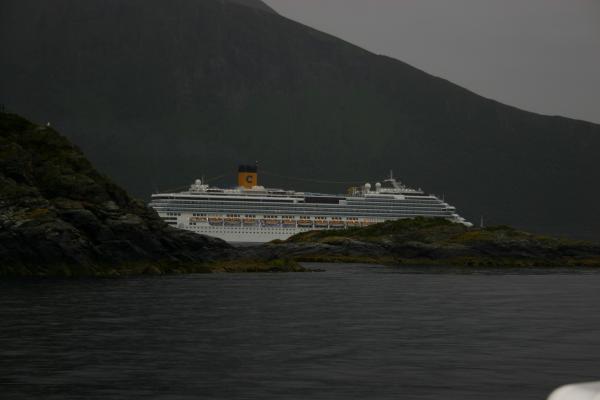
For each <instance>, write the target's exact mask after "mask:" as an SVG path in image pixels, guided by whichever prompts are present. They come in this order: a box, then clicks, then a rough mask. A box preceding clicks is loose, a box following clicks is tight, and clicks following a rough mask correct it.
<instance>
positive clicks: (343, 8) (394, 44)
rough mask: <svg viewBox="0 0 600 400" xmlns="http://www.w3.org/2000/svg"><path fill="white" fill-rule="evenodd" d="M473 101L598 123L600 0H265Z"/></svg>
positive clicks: (302, 20) (599, 112)
mask: <svg viewBox="0 0 600 400" xmlns="http://www.w3.org/2000/svg"><path fill="white" fill-rule="evenodd" d="M265 2H266V3H268V4H269V5H270V6H272V7H273V8H274V9H275V10H277V12H279V13H280V14H282V15H284V16H286V17H288V18H291V19H293V20H296V21H299V22H302V23H304V24H306V25H309V26H312V27H314V28H317V29H319V30H322V31H324V32H327V33H331V34H333V35H335V36H337V37H340V38H342V39H345V40H347V41H349V42H351V43H354V44H357V45H359V46H361V47H364V48H366V49H367V50H370V51H373V52H375V53H378V54H385V55H389V56H392V57H394V58H397V59H400V60H402V61H405V62H407V63H409V64H411V65H414V66H416V67H418V68H420V69H423V70H425V71H427V72H429V73H431V74H433V75H436V76H440V77H443V78H446V79H448V80H450V81H452V82H455V83H457V84H459V85H461V86H464V87H466V88H468V89H470V90H472V91H474V92H476V93H479V94H481V95H483V96H486V97H490V98H493V99H496V100H499V101H501V102H503V103H507V104H510V105H514V106H517V107H519V108H523V109H526V110H531V111H535V112H540V113H543V114H559V115H565V116H569V117H572V118H578V119H585V120H589V121H593V122H597V123H600V0H265Z"/></svg>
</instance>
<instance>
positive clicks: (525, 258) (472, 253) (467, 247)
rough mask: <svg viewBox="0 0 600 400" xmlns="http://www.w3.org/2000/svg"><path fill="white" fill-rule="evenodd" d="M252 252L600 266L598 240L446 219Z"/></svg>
mask: <svg viewBox="0 0 600 400" xmlns="http://www.w3.org/2000/svg"><path fill="white" fill-rule="evenodd" d="M252 251H254V252H255V254H253V255H252V256H254V257H261V256H264V255H269V256H270V257H284V256H285V257H287V258H291V259H294V260H297V261H305V262H346V263H375V264H391V265H406V264H412V265H420V264H425V265H454V266H478V267H479V266H495V267H505V266H514V267H536V266H540V267H553V266H560V267H568V266H588V267H600V244H597V243H591V242H586V241H577V240H570V239H560V238H553V237H548V236H543V235H536V234H533V233H528V232H524V231H520V230H517V229H514V228H511V227H508V226H495V227H488V228H469V227H466V226H464V225H462V224H458V223H452V222H450V221H447V220H444V219H426V218H416V219H404V220H398V221H388V222H385V223H382V224H377V225H372V226H369V227H365V228H351V229H346V230H333V231H332V230H328V231H313V232H306V233H301V234H298V235H296V236H293V237H291V238H290V239H288V240H286V241H281V242H274V243H270V244H267V245H265V246H262V247H260V248H255V249H253V250H252Z"/></svg>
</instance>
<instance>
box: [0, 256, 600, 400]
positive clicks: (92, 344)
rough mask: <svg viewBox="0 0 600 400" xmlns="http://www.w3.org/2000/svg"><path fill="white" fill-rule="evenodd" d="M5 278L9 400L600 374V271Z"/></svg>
mask: <svg viewBox="0 0 600 400" xmlns="http://www.w3.org/2000/svg"><path fill="white" fill-rule="evenodd" d="M319 267H320V268H324V269H325V272H322V273H307V274H245V275H244V274H239V275H237V274H236V275H226V274H217V275H193V276H183V277H168V278H138V279H124V280H77V281H64V280H63V281H61V280H56V281H12V282H3V283H0V327H1V329H0V385H1V386H0V389H1V390H2V393H3V394H2V395H1V396H0V397H2V398H7V399H13V398H15V399H20V398H23V399H30V398H40V399H79V398H86V399H111V398H114V399H117V398H119V399H120V398H127V399H135V398H152V399H400V398H403V399H440V398H450V399H503V400H505V399H545V397H546V396H547V394H548V393H549V392H550V391H551V390H552V389H553V388H554V387H556V386H558V385H560V384H563V383H568V382H574V381H586V380H597V379H599V378H600V376H599V375H598V374H600V318H599V317H598V311H597V310H598V306H600V289H599V288H600V273H596V272H591V273H586V272H582V271H579V272H578V273H570V272H567V270H556V269H554V270H523V269H513V270H508V271H502V270H497V269H496V270H472V269H470V270H469V269H466V270H457V269H448V268H423V267H418V268H412V269H410V268H386V267H374V266H357V265H346V266H340V265H338V266H331V265H324V266H319Z"/></svg>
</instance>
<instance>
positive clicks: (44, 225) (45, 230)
mask: <svg viewBox="0 0 600 400" xmlns="http://www.w3.org/2000/svg"><path fill="white" fill-rule="evenodd" d="M231 252H232V249H231V247H230V246H229V245H228V244H226V243H225V242H223V241H221V240H218V239H213V238H208V237H204V236H200V235H196V234H193V233H190V232H186V231H181V230H177V229H174V228H171V227H169V226H168V225H166V224H165V223H164V222H163V221H162V220H161V219H160V218H159V217H158V215H157V214H156V213H155V212H154V211H153V210H151V209H149V208H148V207H147V206H146V205H144V204H143V203H142V202H140V201H138V200H135V199H133V198H131V197H130V196H129V195H128V194H127V193H126V192H125V191H124V190H123V189H121V188H119V187H118V186H117V185H115V184H114V183H112V182H111V181H110V180H109V179H108V178H106V177H105V176H103V175H101V174H100V173H98V172H97V171H96V170H95V169H94V167H93V166H92V165H91V163H90V162H89V161H88V160H87V159H86V158H85V156H84V155H83V153H82V152H81V151H80V150H79V149H78V148H77V147H75V146H74V145H73V144H71V143H70V142H69V141H68V140H67V139H66V138H65V137H63V136H61V135H60V134H59V133H57V132H56V131H54V130H53V129H52V128H50V127H44V126H38V125H35V124H32V123H30V122H28V121H26V120H25V119H23V118H20V117H18V116H16V115H13V114H4V113H2V114H0V275H2V274H19V275H45V274H46V273H48V271H51V270H53V269H55V268H67V269H68V271H70V272H69V273H74V274H78V273H82V274H87V273H89V272H90V271H94V270H96V269H98V268H106V267H114V268H119V267H120V266H122V265H126V264H132V263H134V264H145V265H148V266H150V265H151V264H152V263H190V262H193V263H200V262H206V261H211V260H216V259H222V258H225V257H227V256H228V255H230V254H231Z"/></svg>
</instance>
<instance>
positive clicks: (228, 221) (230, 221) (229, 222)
mask: <svg viewBox="0 0 600 400" xmlns="http://www.w3.org/2000/svg"><path fill="white" fill-rule="evenodd" d="M241 224H242V220H240V219H239V218H225V225H226V226H240V225H241Z"/></svg>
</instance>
